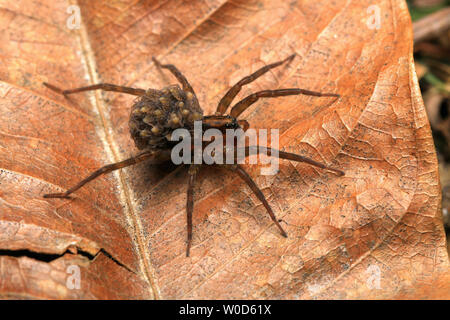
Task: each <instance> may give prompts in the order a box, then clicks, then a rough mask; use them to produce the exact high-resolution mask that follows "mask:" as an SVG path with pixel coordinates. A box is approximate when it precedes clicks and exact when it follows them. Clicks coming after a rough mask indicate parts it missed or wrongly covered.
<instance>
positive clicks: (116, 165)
mask: <svg viewBox="0 0 450 320" xmlns="http://www.w3.org/2000/svg"><path fill="white" fill-rule="evenodd" d="M154 155H155V153H154V152H153V151H146V152H143V153H141V154H139V155H137V156H135V157H132V158H129V159H127V160H124V161H120V162H116V163H113V164H108V165H106V166H104V167H101V168H100V169H98V170H96V171H94V172H93V173H92V174H90V175H89V176H88V177H87V178H86V179H83V180H81V181H80V182H79V183H77V184H76V185H75V186H73V187H72V188H70V189H68V190H67V191H66V192H62V193H48V194H44V198H69V195H70V194H71V193H73V192H75V191H77V190H78V189H80V188H81V187H82V186H84V185H85V184H86V183H88V182H89V181H92V180H94V179H95V178H97V177H98V176H100V175H102V174H106V173H109V172H111V171H114V170H117V169H121V168H125V167H129V166H131V165H134V164H136V163H139V162H141V161H144V160H147V159H149V158H150V157H153V156H154Z"/></svg>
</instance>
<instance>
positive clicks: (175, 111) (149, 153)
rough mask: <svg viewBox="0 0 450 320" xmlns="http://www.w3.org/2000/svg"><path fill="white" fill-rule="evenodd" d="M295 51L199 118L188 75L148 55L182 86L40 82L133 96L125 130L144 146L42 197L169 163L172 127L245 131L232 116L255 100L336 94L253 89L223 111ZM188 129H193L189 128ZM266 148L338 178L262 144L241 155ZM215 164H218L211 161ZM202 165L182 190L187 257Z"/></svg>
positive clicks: (243, 124)
mask: <svg viewBox="0 0 450 320" xmlns="http://www.w3.org/2000/svg"><path fill="white" fill-rule="evenodd" d="M294 57H295V54H293V55H291V56H289V57H288V58H286V59H284V60H281V61H278V62H275V63H272V64H269V65H266V66H264V67H262V68H260V69H259V70H257V71H256V72H254V73H252V74H251V75H249V76H246V77H244V78H243V79H241V80H240V81H239V82H237V83H236V84H235V85H234V86H232V87H231V88H230V89H229V90H228V91H227V93H225V95H224V96H223V97H222V99H221V100H220V102H219V104H218V106H217V111H216V113H215V114H214V115H209V116H203V111H202V109H201V108H200V105H199V103H198V100H197V96H196V94H195V92H194V89H193V88H192V87H191V85H190V84H189V82H188V81H187V79H186V78H185V77H184V76H183V74H182V73H181V72H180V71H179V70H178V69H177V68H176V67H175V66H174V65H172V64H161V63H160V62H159V61H158V60H156V58H154V57H153V62H154V63H155V65H156V66H157V67H159V68H164V69H168V70H169V71H170V72H171V73H172V74H173V75H174V76H175V77H176V78H177V80H178V81H179V82H180V84H181V86H182V88H180V87H179V86H178V85H171V86H168V87H165V88H163V89H162V90H155V89H148V90H143V89H136V88H130V87H124V86H118V85H113V84H108V83H100V84H95V85H90V86H86V87H80V88H76V89H69V90H61V89H59V88H58V87H55V86H53V85H51V84H48V83H44V85H45V86H47V87H48V88H50V89H51V90H53V91H56V92H58V93H61V94H63V95H68V94H72V93H77V92H82V91H89V90H97V89H101V90H105V91H115V92H122V93H127V94H131V95H135V96H138V97H139V98H138V99H137V102H135V103H134V105H133V107H132V110H131V114H130V121H129V126H130V133H131V136H132V138H133V139H134V142H135V144H136V147H137V148H138V149H140V150H144V151H143V152H142V153H140V154H138V155H136V156H134V157H131V158H129V159H127V160H123V161H120V162H117V163H113V164H109V165H106V166H104V167H102V168H100V169H98V170H97V171H95V172H93V173H92V174H91V175H89V176H88V177H87V178H85V179H84V180H82V181H80V182H79V183H78V184H76V185H75V186H73V187H72V188H70V189H68V190H67V191H65V192H62V193H51V194H45V195H44V198H70V197H69V195H70V194H71V193H73V192H75V191H76V190H78V189H79V188H81V187H82V186H84V185H85V184H86V183H88V182H89V181H91V180H94V179H95V178H97V177H98V176H100V175H102V174H106V173H109V172H111V171H113V170H117V169H121V168H125V167H128V166H131V165H134V164H137V163H139V162H142V161H144V160H149V159H153V161H160V162H162V161H168V160H169V159H170V156H169V155H170V150H171V148H172V147H173V146H174V142H173V141H172V140H171V139H170V138H171V133H172V132H173V130H174V129H176V128H186V129H189V130H192V128H193V123H194V121H199V120H201V121H202V124H203V125H204V129H208V128H216V129H219V130H221V131H222V132H224V131H225V129H230V128H231V129H241V128H242V129H243V130H244V131H245V130H247V129H248V127H249V124H248V122H247V121H246V120H237V118H238V117H239V116H240V115H241V113H242V112H244V111H245V110H246V109H247V108H248V107H250V106H251V105H252V104H253V103H255V102H256V101H257V100H258V99H259V98H275V97H280V96H290V95H300V94H303V95H308V96H316V97H336V98H338V97H339V94H334V93H321V92H315V91H309V90H305V89H299V88H289V89H276V90H263V91H258V92H256V93H253V94H251V95H249V96H247V97H245V98H244V99H242V100H241V101H239V102H237V103H236V104H234V106H233V107H232V108H231V111H230V113H229V115H225V112H226V111H227V109H228V107H229V106H230V105H231V103H232V101H233V99H234V98H235V97H236V95H237V94H238V93H239V92H240V90H241V89H242V87H243V86H245V85H247V84H249V83H251V82H253V81H254V80H256V79H257V78H259V77H260V76H262V75H263V74H265V73H266V72H268V71H269V70H271V69H273V68H276V67H278V66H280V65H282V64H284V63H288V62H290V61H292V59H294ZM190 132H192V131H190ZM263 151H265V152H266V154H267V155H271V154H272V152H274V151H275V152H278V156H279V158H282V159H287V160H291V161H297V162H306V163H308V164H310V165H313V166H316V167H319V168H322V169H326V170H330V171H333V172H335V173H336V174H337V175H339V176H342V175H344V172H343V171H341V170H339V169H335V168H332V167H329V166H327V165H325V164H322V163H320V162H317V161H314V160H312V159H309V158H307V157H304V156H301V155H297V154H294V153H289V152H284V151H279V150H275V149H272V148H265V147H260V146H253V147H249V146H246V147H245V156H248V155H250V154H253V153H254V154H257V153H258V152H263ZM216 165H217V164H216ZM221 166H222V167H224V168H227V169H229V170H231V171H233V172H236V173H237V174H238V175H239V177H240V178H241V179H242V180H243V181H244V182H245V183H247V185H248V186H249V187H250V189H251V190H252V191H253V193H254V194H255V195H256V197H257V198H258V199H259V200H260V201H261V202H262V204H263V205H264V207H265V208H266V210H267V212H268V213H269V215H270V218H271V219H272V221H273V223H274V224H275V225H276V226H277V227H278V229H279V230H280V232H281V235H282V236H284V237H287V234H286V232H285V231H284V230H283V228H282V227H281V225H280V224H279V222H278V220H277V219H276V217H275V213H274V212H273V210H272V208H271V207H270V205H269V203H268V202H267V200H266V198H265V196H264V194H263V193H262V192H261V190H260V189H259V187H258V186H257V185H256V183H255V182H254V181H253V179H252V178H251V177H250V175H249V174H248V173H247V172H246V171H245V170H244V168H243V167H242V166H241V165H239V164H232V165H221ZM200 167H201V165H198V164H190V165H189V170H188V174H189V180H188V188H187V202H186V212H187V231H188V232H187V247H186V256H187V257H188V256H189V252H190V248H191V242H192V213H193V210H194V185H195V180H196V176H197V173H198V171H199V169H200Z"/></svg>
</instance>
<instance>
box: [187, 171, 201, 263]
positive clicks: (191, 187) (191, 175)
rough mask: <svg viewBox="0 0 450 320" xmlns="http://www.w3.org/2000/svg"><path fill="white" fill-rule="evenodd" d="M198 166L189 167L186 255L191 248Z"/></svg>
mask: <svg viewBox="0 0 450 320" xmlns="http://www.w3.org/2000/svg"><path fill="white" fill-rule="evenodd" d="M199 169H200V168H199V167H198V166H195V165H191V166H190V167H189V181H188V189H187V200H186V216H187V231H188V233H187V247H186V257H189V251H190V250H191V242H192V213H193V212H194V186H195V178H196V177H197V172H198V170H199Z"/></svg>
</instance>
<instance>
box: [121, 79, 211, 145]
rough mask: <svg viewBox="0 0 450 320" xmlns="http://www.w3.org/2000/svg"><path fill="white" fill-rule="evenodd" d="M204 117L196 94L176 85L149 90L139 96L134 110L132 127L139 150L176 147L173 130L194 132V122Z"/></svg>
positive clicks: (132, 110)
mask: <svg viewBox="0 0 450 320" xmlns="http://www.w3.org/2000/svg"><path fill="white" fill-rule="evenodd" d="M202 118H203V114H202V110H201V109H200V108H199V107H198V105H197V103H196V101H194V96H193V94H192V93H190V92H185V91H183V90H182V89H181V88H180V87H179V86H178V85H173V86H169V87H166V88H164V89H162V90H155V89H148V90H147V91H146V93H145V95H143V96H141V97H139V98H138V100H137V101H136V102H135V103H134V105H133V107H132V108H131V115H130V122H129V127H130V133H131V136H132V137H133V140H134V142H135V144H136V147H137V148H138V149H146V148H155V149H165V148H170V147H171V146H173V142H171V134H172V132H173V130H175V129H177V128H186V129H191V128H193V126H194V121H196V120H201V119H202Z"/></svg>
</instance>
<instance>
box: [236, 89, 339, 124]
mask: <svg viewBox="0 0 450 320" xmlns="http://www.w3.org/2000/svg"><path fill="white" fill-rule="evenodd" d="M299 94H304V95H307V96H315V97H336V98H339V97H340V95H339V94H337V93H322V92H316V91H310V90H305V89H299V88H290V89H277V90H263V91H258V92H255V93H253V94H251V95H249V96H247V97H245V98H244V99H242V100H241V101H239V102H238V103H236V104H235V105H234V106H233V107H232V108H231V112H230V116H232V117H234V118H237V117H238V116H239V115H240V114H241V113H242V112H244V111H245V110H246V109H247V108H248V107H250V106H251V105H252V104H254V103H255V102H256V101H258V100H259V98H276V97H282V96H294V95H299Z"/></svg>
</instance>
